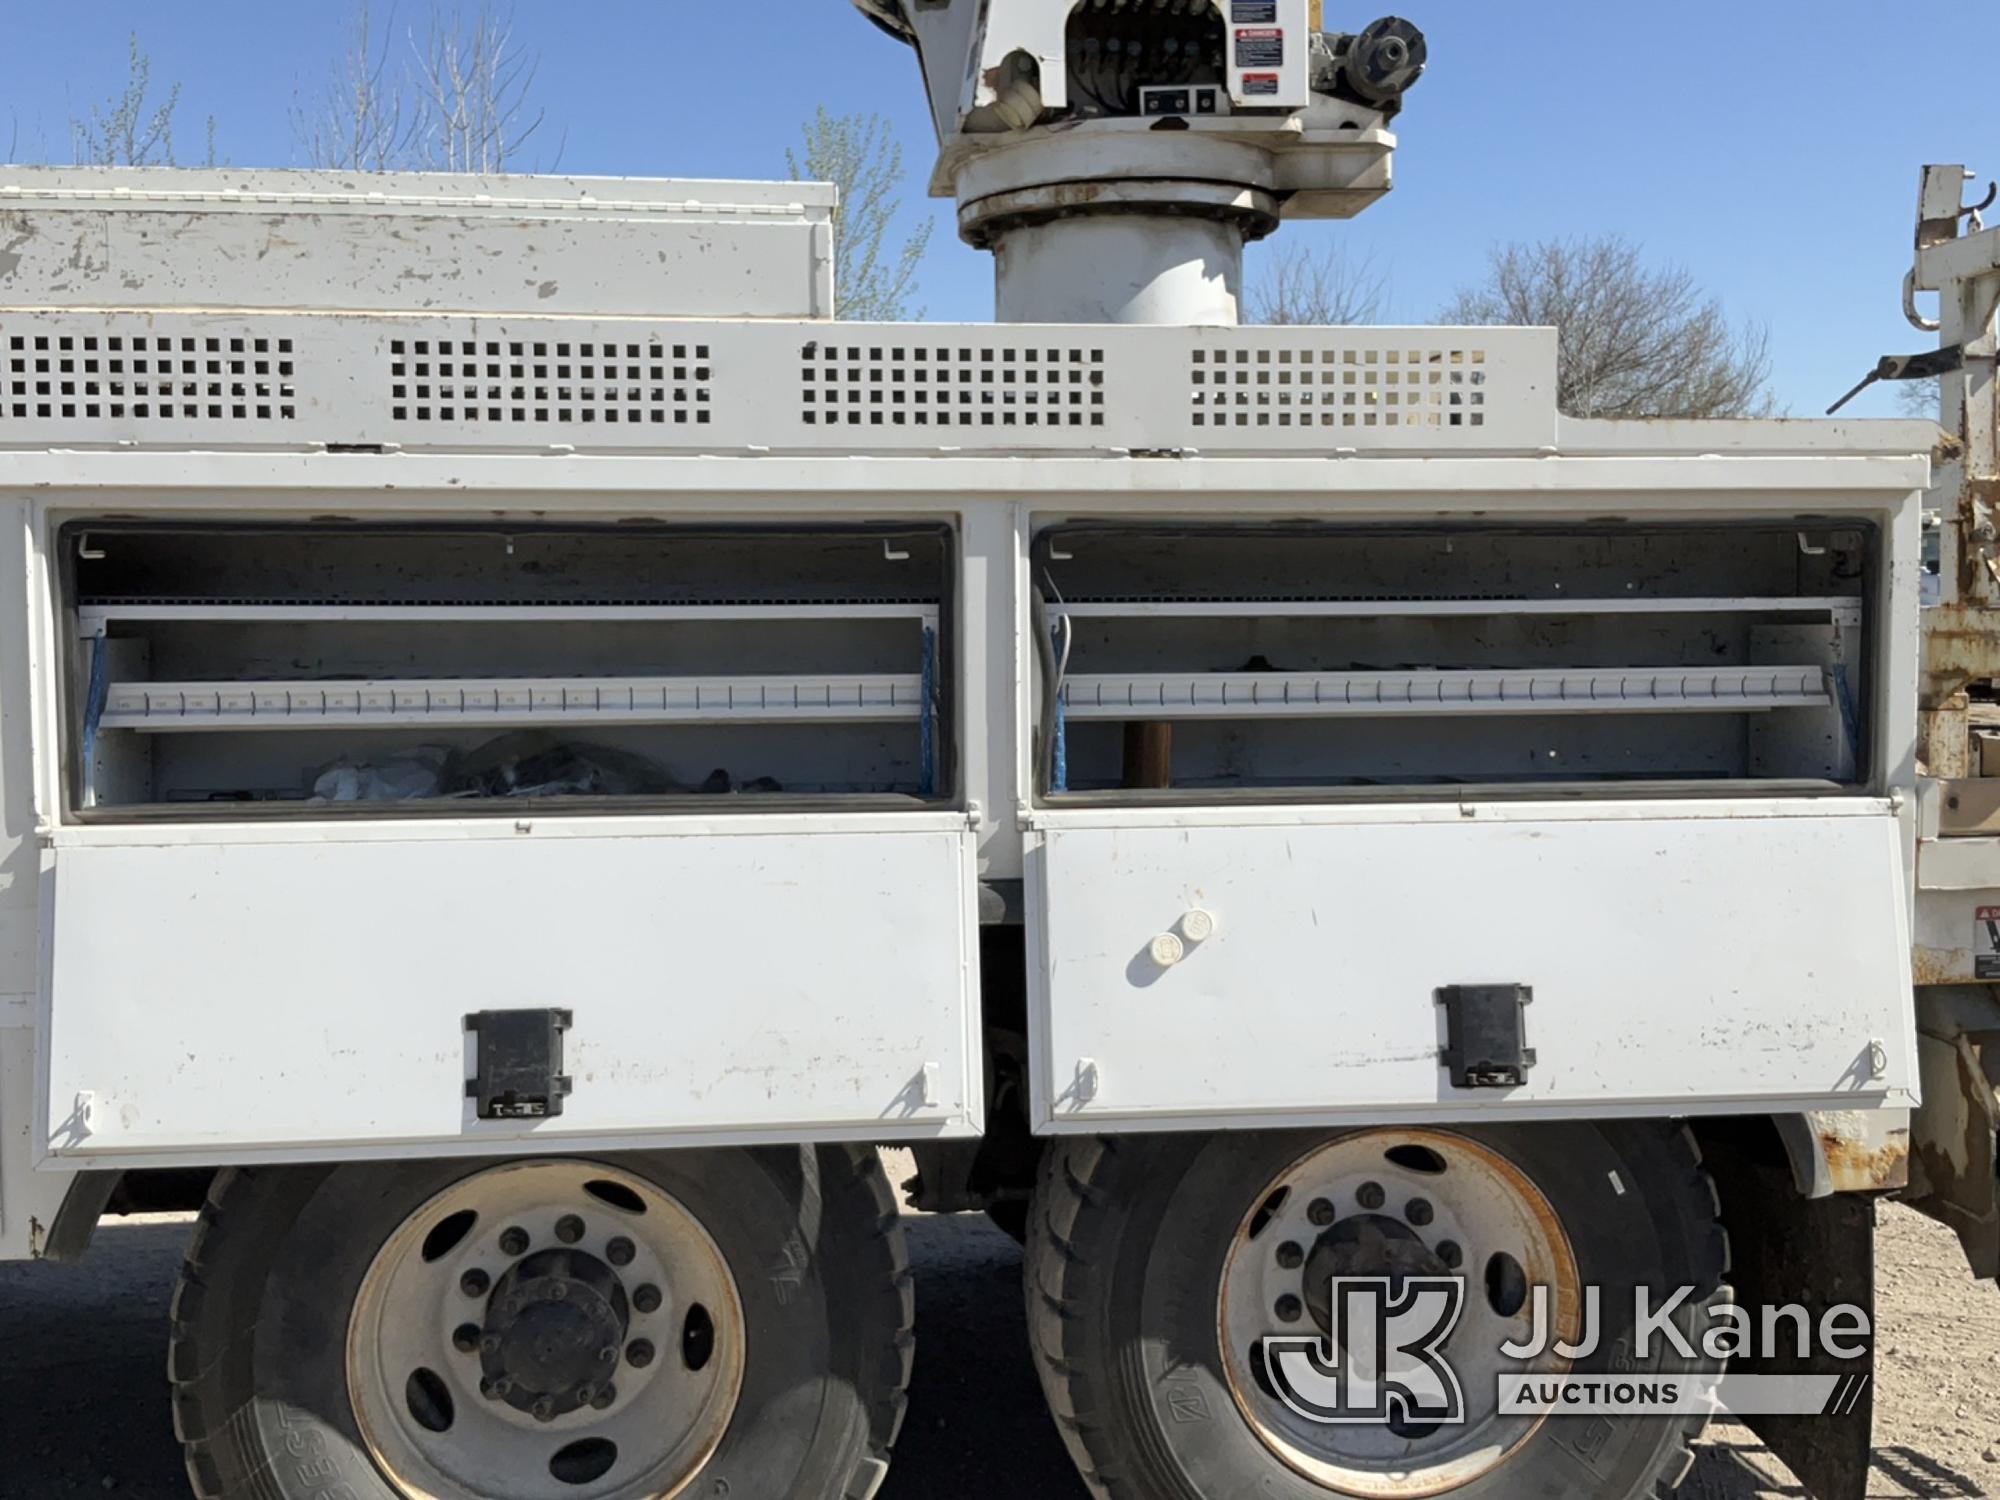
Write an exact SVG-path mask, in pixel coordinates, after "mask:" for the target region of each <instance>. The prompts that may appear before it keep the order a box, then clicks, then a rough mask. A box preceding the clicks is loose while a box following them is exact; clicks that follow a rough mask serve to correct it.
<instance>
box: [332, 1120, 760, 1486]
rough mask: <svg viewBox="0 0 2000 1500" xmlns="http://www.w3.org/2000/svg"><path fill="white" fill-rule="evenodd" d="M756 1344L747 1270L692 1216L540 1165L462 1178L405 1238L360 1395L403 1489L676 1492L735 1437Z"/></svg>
mask: <svg viewBox="0 0 2000 1500" xmlns="http://www.w3.org/2000/svg"><path fill="white" fill-rule="evenodd" d="M745 1347H746V1346H745V1339H744V1318H743V1304H742V1299H741V1297H740V1296H739V1294H738V1292H737V1289H736V1279H735V1275H734V1273H733V1272H732V1270H731V1268H730V1266H729V1264H728V1261H727V1260H726V1259H725V1258H724V1256H723V1254H722V1252H721V1250H720V1249H719V1247H718V1246H717V1245H716V1243H715V1241H714V1239H713V1238H712V1237H711V1236H710V1235H709V1233H708V1231H707V1230H706V1228H704V1226H703V1225H702V1223H701V1221H700V1220H699V1219H698V1218H696V1217H695V1216H694V1214H693V1213H691V1212H690V1211H689V1209H688V1208H687V1207H686V1206H684V1205H683V1204H682V1203H681V1202H680V1201H679V1200H677V1199H676V1198H674V1197H673V1196H672V1195H670V1194H669V1193H667V1192H666V1191H665V1190H664V1189H663V1188H662V1187H660V1186H659V1185H658V1184H657V1182H655V1181H653V1180H652V1179H650V1178H649V1177H647V1176H644V1175H641V1174H639V1173H636V1172H632V1171H627V1170H624V1169H621V1168H619V1167H617V1166H613V1165H610V1164H608V1163H604V1162H593V1161H572V1160H566V1159H562V1158H537V1159H533V1160H527V1161H519V1162H509V1163H504V1164H501V1165H498V1166H494V1167H489V1168H486V1169H483V1170H478V1171H474V1172H472V1173H470V1174H469V1175H467V1176H464V1177H462V1178H459V1179H457V1180H455V1181H453V1182H451V1183H450V1184H448V1185H447V1186H445V1187H443V1188H442V1189H441V1190H440V1191H439V1192H438V1193H436V1194H435V1195H434V1196H432V1197H431V1198H429V1199H428V1200H426V1201H425V1202H424V1203H422V1204H421V1205H418V1206H416V1207H415V1208H414V1209H413V1211H412V1212H411V1213H410V1214H409V1215H408V1217H406V1218H405V1219H404V1220H403V1222H402V1223H401V1225H400V1226H399V1227H398V1228H397V1229H396V1230H395V1231H394V1232H393V1233H392V1234H391V1235H390V1236H389V1238H388V1240H387V1241H386V1242H385V1243H384V1244H383V1245H382V1247H381V1249H380V1250H379V1251H377V1253H376V1256H375V1259H374V1261H373V1263H372V1264H371V1265H370V1266H369V1269H368V1272H367V1274H366V1275H365V1276H364V1277H363V1279H362V1283H361V1286H360V1288H359V1289H358V1291H357V1292H356V1294H355V1300H354V1309H353V1312H352V1314H351V1316H350V1318H349V1323H348V1334H347V1388H348V1393H349V1397H350V1400H351V1401H352V1403H353V1409H354V1417H355V1422H356V1424H357V1426H358V1427H359V1429H360V1432H361V1436H362V1440H363V1441H364V1442H365V1443H366V1445H367V1448H368V1451H369V1455H370V1457H371V1458H372V1459H373V1460H374V1462H375V1464H376V1466H377V1467H378V1468H380V1469H381V1471H382V1473H383V1474H384V1475H385V1476H386V1477H387V1479H388V1480H389V1484H390V1488H391V1489H393V1490H394V1491H395V1493H397V1494H399V1495H440V1496H442V1495H479V1496H482V1497H484V1500H549V1497H550V1496H551V1495H557V1494H560V1495H563V1496H566V1497H572V1500H661V1497H663V1496H668V1495H677V1494H681V1493H682V1492H683V1491H684V1490H685V1489H686V1487H687V1485H688V1484H689V1482H690V1481H691V1480H692V1478H693V1477H694V1476H695V1475H696V1474H698V1473H699V1472H700V1470H701V1468H702V1466H703V1465H704V1464H705V1463H706V1462H707V1461H708V1459H709V1458H710V1456H712V1455H713V1454H714V1452H715V1450H716V1448H717V1446H718V1445H719V1444H720V1443H721V1442H722V1439H723V1436H724V1434H725V1433H727V1431H728V1430H729V1426H730V1423H731V1421H732V1420H733V1418H734V1414H735V1410H736V1405H737V1401H738V1398H739V1396H740V1394H741V1392H742V1388H743V1373H744V1368H745Z"/></svg>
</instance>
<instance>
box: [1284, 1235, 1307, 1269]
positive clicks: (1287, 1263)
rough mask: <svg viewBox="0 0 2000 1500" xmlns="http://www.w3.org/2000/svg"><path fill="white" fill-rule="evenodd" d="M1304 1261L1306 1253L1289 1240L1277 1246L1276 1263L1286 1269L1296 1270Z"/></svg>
mask: <svg viewBox="0 0 2000 1500" xmlns="http://www.w3.org/2000/svg"><path fill="white" fill-rule="evenodd" d="M1305 1263H1306V1253H1305V1251H1303V1250H1301V1249H1300V1248H1299V1247H1298V1246H1297V1245H1295V1244H1293V1243H1292V1242H1291V1241H1290V1240H1286V1241H1285V1243H1284V1244H1282V1245H1280V1246H1278V1264H1279V1265H1280V1266H1282V1267H1283V1268H1284V1269H1285V1270H1287V1271H1296V1270H1297V1269H1298V1268H1299V1267H1300V1266H1302V1265H1304V1264H1305Z"/></svg>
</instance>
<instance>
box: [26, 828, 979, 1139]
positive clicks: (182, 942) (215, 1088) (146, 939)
mask: <svg viewBox="0 0 2000 1500" xmlns="http://www.w3.org/2000/svg"><path fill="white" fill-rule="evenodd" d="M914 817H915V821H914V822H912V820H911V818H909V817H903V818H878V819H875V820H874V821H873V822H869V821H866V820H857V819H847V820H841V819H838V818H834V817H828V818H819V819H811V820H799V821H801V822H810V823H813V824H815V825H816V828H815V831H810V832H803V831H797V830H794V831H789V832H787V831H779V829H778V828H777V827H776V826H775V825H773V824H772V823H770V822H767V821H765V820H761V819H758V818H755V817H748V818H738V819H735V820H733V821H732V822H731V823H730V824H729V825H728V826H727V827H726V831H725V830H724V825H723V824H722V823H721V822H720V821H719V820H717V821H711V822H709V823H707V824H706V825H705V826H704V827H700V828H696V827H692V826H690V827H689V828H686V829H681V828H677V827H676V826H675V825H674V824H673V822H672V820H658V821H657V822H654V823H652V824H633V823H626V824H622V825H614V824H611V823H603V824H597V825H593V824H591V823H590V822H589V821H587V820H572V821H570V822H567V823H564V822H557V821H543V820H536V821H534V822H532V823H530V822H526V821H523V822H522V823H520V824H518V825H517V824H515V823H513V822H511V821H509V822H506V823H503V824H498V825H496V824H493V823H482V824H470V823H463V824H460V823H454V824H451V825H439V824H430V825H424V824H404V825H401V827H400V829H398V830H389V831H388V832H389V833H390V834H391V835H392V836H387V837H385V836H383V830H382V829H381V828H380V826H379V825H378V826H377V828H376V829H375V830H372V831H371V830H368V829H365V828H360V827H356V826H353V825H349V826H347V827H342V826H339V825H331V824H329V825H320V826H318V827H316V828H314V829H311V830H303V831H302V830H300V829H298V828H297V827H296V826H295V827H293V828H290V829H285V830H283V831H278V830H274V829H271V828H261V829H236V830H200V831H191V830H187V829H184V828H183V829H177V830H174V831H173V833H172V834H171V835H169V834H168V833H166V832H164V831H163V832H161V833H159V834H148V833H147V832H146V831H144V830H132V831H129V832H124V831H121V832H120V833H119V834H118V835H117V836H115V837H111V838H106V837H104V836H102V835H100V834H99V833H98V832H97V831H94V830H93V831H89V832H85V833H81V834H78V835H75V836H73V837H70V838H68V839H66V840H64V841H60V842H58V844H57V846H56V848H55V849H54V850H53V851H52V852H51V853H50V854H49V855H48V856H46V859H47V864H46V867H45V871H44V879H45V881H46V882H47V886H48V888H49V890H50V892H51V894H52V897H53V900H52V903H51V905H50V906H49V907H47V908H46V909H45V911H46V915H45V920H46V921H47V922H48V923H49V924H50V925H49V926H48V927H47V928H46V930H45V941H46V943H47V954H48V968H47V978H46V980H45V984H46V994H45V996H44V1002H43V1003H44V1004H45V1005H46V1006H47V1008H48V1019H49V1023H50V1029H49V1030H48V1032H46V1033H45V1034H46V1035H47V1037H48V1047H47V1051H46V1054H45V1058H44V1061H43V1069H44V1078H45V1088H46V1100H45V1102H46V1109H47V1112H46V1121H47V1144H48V1148H49V1150H50V1151H51V1153H53V1154H55V1155H58V1156H61V1157H64V1158H69V1159H77V1160H83V1159H90V1160H98V1159H102V1160H106V1161H114V1162H135V1163H137V1162H149V1161H169V1160H170V1161H174V1162H189V1163H203V1162H231V1161H245V1160H255V1159H259V1158H263V1157H267V1156H273V1155H275V1156H278V1157H281V1158H282V1157H284V1156H286V1155H292V1156H301V1157H303V1156H321V1157H327V1156H358V1155H368V1154H371V1153H383V1154H388V1153H405V1154H407V1153H411V1152H412V1151H413V1149H414V1151H418V1152H422V1153H424V1154H444V1153H450V1152H461V1151H465V1152H472V1151H516V1150H523V1149H537V1148H539V1149H559V1148H561V1147H565V1146H568V1147H575V1146H578V1145H593V1146H596V1147H600V1148H609V1147H614V1146H639V1145H676V1144H698V1143H704V1142H720V1141H755V1140H797V1139H804V1138H809V1137H817V1138H843V1139H853V1140H869V1141H873V1140H894V1139H913V1138H922V1137H929V1136H937V1135H947V1134H970V1133H974V1132H976V1130H977V1128H978V1124H979V1104H980V1098H981V1095H980V1093H979V1084H978V1079H979V1077H980V1070H979V1067H978V1065H977V1054H976V1051H975V1050H974V1026H975V1021H976V1017H977V1015H978V1006H977V993H976V990H975V988H974V986H975V984H976V982H977V981H976V973H977V968H976V962H977V960H976V954H977V948H976V936H977V933H976V925H975V923H976V901H975V888H974V878H973V871H972V850H971V839H970V835H969V834H968V833H967V832H966V828H965V823H964V820H963V819H962V818H958V819H952V818H949V817H947V816H946V815H942V814H939V815H926V814H918V815H914ZM662 825H664V826H662ZM541 1007H554V1008H560V1009H566V1010H569V1011H571V1012H572V1013H573V1015H574V1024H573V1027H572V1029H571V1030H570V1031H569V1033H568V1034H567V1036H566V1038H565V1049H564V1050H565V1057H564V1071H565V1072H566V1073H567V1074H568V1075H569V1076H570V1077H571V1078H572V1079H573V1080H574V1092H573V1093H571V1094H570V1096H569V1097H568V1099H567V1100H566V1101H565V1102H564V1108H563V1111H562V1113H561V1114H560V1115H559V1116H552V1117H549V1118H545V1119H541V1120H485V1119H479V1118H477V1117H476V1115H475V1110H474V1105H473V1102H472V1101H471V1100H469V1099H468V1098H467V1097H466V1087H465V1085H466V1080H467V1079H468V1077H469V1076H470V1075H471V1072H472V1071H473V1057H474V1049H473V1047H472V1046H471V1044H470V1042H469V1040H468V1037H467V1034H466V1031H465V1024H464V1023H465V1018H466V1016H467V1015H468V1014H469V1013H471V1012H476V1011H483V1010H510V1009H537V1008H541Z"/></svg>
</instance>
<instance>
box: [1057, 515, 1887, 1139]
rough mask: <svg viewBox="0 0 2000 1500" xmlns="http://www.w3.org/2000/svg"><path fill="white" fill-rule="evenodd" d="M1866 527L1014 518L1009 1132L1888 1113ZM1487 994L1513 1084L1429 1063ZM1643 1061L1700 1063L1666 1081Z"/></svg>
mask: <svg viewBox="0 0 2000 1500" xmlns="http://www.w3.org/2000/svg"><path fill="white" fill-rule="evenodd" d="M1878 543H1879V533H1877V532H1876V531H1875V530H1874V529H1873V528H1872V527H1871V526H1869V525H1867V524H1866V523H1863V522H1857V521H1852V520H1842V521H1840V522H1838V523H1829V522H1827V521H1825V520H1824V519H1820V520H1814V519H1811V518H1806V517H1801V518H1799V519H1797V520H1792V519H1786V520H1783V521H1765V522H1761V523H1753V524H1737V525H1724V524H1713V523H1709V524H1704V525H1702V526H1699V527H1695V526H1684V525H1650V526H1635V525H1622V524H1621V525H1609V524H1607V525H1602V526H1590V525H1577V526H1571V527H1566V528H1558V527H1553V526H1502V525H1491V524H1476V523H1466V524H1452V525H1446V524H1435V525H1426V526H1398V527H1374V526H1359V525H1357V526H1330V525H1289V526H1286V525H1279V526H1262V527H1255V528H1252V527H1243V526H1228V525H1212V526H1202V525H1181V526H1171V527H1169V526H1144V525H1111V524H1096V525H1092V524H1074V525H1063V526H1055V527H1050V528H1048V529H1047V530H1045V531H1043V532H1042V533H1041V534H1040V535H1039V537H1038V538H1037V542H1036V546H1035V550H1034V554H1033V559H1034V570H1033V578H1034V583H1035V588H1036V605H1035V609H1036V614H1037V616H1038V618H1037V621H1036V623H1037V626H1038V627H1039V628H1040V629H1041V630H1042V631H1044V632H1046V635H1045V642H1046V644H1045V645H1044V647H1043V648H1042V649H1041V650H1040V651H1038V661H1039V671H1038V673H1037V680H1036V689H1037V701H1038V705H1039V708H1040V722H1041V730H1042V732H1041V735H1040V736H1039V738H1038V741H1037V750H1038V753H1037V756H1036V760H1037V762H1038V764H1037V765H1036V768H1035V769H1036V773H1037V782H1038V786H1039V788H1040V797H1039V801H1040V807H1039V809H1038V811H1037V813H1036V815H1035V825H1036V826H1035V831H1034V833H1033V834H1032V835H1031V837H1030V853H1029V857H1028V870H1029V901H1028V909H1029V912H1030V924H1031V936H1030V941H1031V943H1032V945H1033V953H1034V959H1033V961H1032V962H1031V964H1030V984H1031V989H1032V991H1033V995H1032V1002H1031V1014H1032V1015H1033V1016H1034V1020H1035V1025H1036V1027H1037V1033H1038V1036H1039V1039H1040V1042H1039V1045H1040V1046H1041V1047H1042V1049H1043V1053H1042V1063H1043V1067H1042V1069H1041V1072H1040V1074H1039V1076H1043V1077H1045V1078H1046V1079H1047V1080H1048V1083H1047V1086H1046V1087H1045V1088H1043V1089H1042V1091H1041V1097H1039V1098H1038V1100H1037V1110H1036V1117H1037V1119H1038V1121H1039V1122H1041V1123H1042V1124H1043V1125H1045V1126H1047V1127H1050V1128H1054V1129H1057V1130H1068V1129H1074V1130H1089V1129H1102V1128H1106V1127H1107V1125H1108V1124H1109V1122H1114V1121H1115V1122H1117V1124H1118V1125H1120V1126H1124V1127H1142V1128H1160V1129H1194V1128H1202V1127H1204V1126H1209V1125H1213V1124H1216V1123H1220V1122H1234V1123H1238V1124H1249V1123H1255V1122H1257V1121H1286V1122H1301V1123H1302V1122H1312V1121H1327V1122H1334V1121H1338V1120H1341V1119H1360V1118H1383V1117H1390V1118H1395V1117H1406V1118H1410V1119H1450V1118H1469V1117H1471V1116H1473V1115H1474V1114H1476V1113H1477V1112H1478V1111H1480V1110H1481V1109H1483V1108H1487V1107H1490V1105H1491V1104H1492V1103H1494V1102H1497V1101H1502V1100H1504V1101H1505V1102H1506V1103H1507V1104H1508V1106H1509V1107H1510V1108H1511V1109H1513V1110H1516V1111H1520V1110H1524V1109H1526V1110H1532V1109H1534V1108H1535V1107H1537V1106H1551V1107H1559V1108H1568V1109H1576V1108H1585V1107H1588V1108H1592V1109H1596V1110H1599V1111H1605V1112H1619V1111H1625V1110H1630V1111H1637V1112H1644V1111H1646V1110H1648V1109H1652V1110H1657V1109H1660V1108H1662V1107H1667V1106H1671V1107H1672V1108H1674V1109H1675V1110H1677V1111H1687V1112H1706V1111H1725V1110H1731V1109H1743V1108H1776V1109H1783V1108H1814V1107H1822V1106H1830V1105H1833V1104H1836V1103H1841V1102H1845V1103H1847V1104H1849V1105H1856V1104H1863V1103H1872V1104H1879V1103H1884V1102H1890V1103H1894V1102H1907V1100H1908V1097H1909V1092H1910V1089H1911V1086H1912V1080H1913V1048H1914V1038H1913V1036H1912V1028H1911V1020H1910V1016H1909V1008H1908V1005H1907V1002H1906V996H1907V993H1908V986H1909V983H1910V973H1909V959H1908V933H1907V931H1906V926H1907V924H1906V921H1905V920H1904V919H1903V917H1902V914H1903V912H1904V911H1905V906H1904V901H1903V894H1902V893H1903V884H1904V855H1903V837H1902V833H1901V831H1900V828H1899V824H1898V821H1897V818H1896V816H1895V814H1894V811H1893V809H1892V806H1891V804H1890V802H1889V801H1888V799H1887V798H1885V797H1883V796H1881V795H1879V793H1878V792H1877V791H1876V788H1875V778H1876V776H1877V772H1876V771H1875V769H1874V764H1875V761H1876V759H1877V751H1876V750H1875V749H1874V748H1873V747H1874V710H1873V708H1872V706H1871V705H1872V700H1873V698H1874V696H1875V687H1874V681H1875V667H1874V663H1873V658H1872V645H1871V642H1872V639H1873V631H1872V628H1871V626H1872V612H1873V610H1874V608H1875V607H1876V594H1877V591H1878V590H1879V589H1880V588H1881V586H1882V584H1883V580H1882V578H1881V576H1880V569H1879V567H1878V566H1877V564H1876V561H1875V559H1876V556H1877V548H1878ZM1746 870H1755V871H1757V872H1758V878H1757V880H1756V881H1755V882H1754V883H1751V884H1748V885H1746V884H1744V883H1743V882H1741V881H1740V880H1735V879H1727V878H1724V874H1725V872H1738V873H1740V872H1742V871H1746ZM1887 913H1895V914H1896V918H1895V919H1894V920H1884V919H1883V917H1884V914H1887ZM1487 987H1498V988H1499V989H1501V990H1502V991H1504V992H1505V993H1507V994H1509V995H1511V996H1513V997H1515V998H1514V1001H1510V1003H1509V1005H1508V1006H1506V1007H1503V1008H1502V1009H1504V1010H1505V1014H1500V1013H1499V1011H1488V1012H1486V1013H1485V1014H1484V1015H1483V1016H1482V1017H1480V1019H1481V1020H1482V1021H1485V1022H1491V1024H1492V1025H1493V1026H1495V1027H1497V1028H1498V1036H1497V1040H1498V1042H1499V1043H1500V1044H1501V1050H1502V1051H1506V1052H1508V1053H1509V1055H1510V1056H1512V1057H1514V1058H1515V1061H1516V1062H1517V1063H1518V1064H1519V1065H1518V1066H1510V1067H1504V1068H1495V1069H1491V1070H1482V1069H1480V1068H1476V1067H1472V1068H1468V1067H1465V1066H1456V1067H1455V1066H1454V1062H1455V1061H1456V1062H1457V1063H1459V1064H1463V1063H1465V1062H1466V1061H1467V1060H1466V1059H1456V1060H1455V1059H1454V1058H1453V1057H1452V1055H1451V1051H1452V1045H1453V1044H1452V1037H1453V1035H1454V1032H1455V1028H1456V1027H1457V1025H1458V1023H1459V1022H1460V1021H1461V1020H1462V1019H1464V1017H1463V1014H1462V1013H1461V1012H1459V1011H1458V1010H1456V1009H1455V1008H1456V1007H1459V1006H1461V1005H1468V1004H1471V1003H1473V1002H1472V1001H1469V1000H1467V999H1465V997H1464V996H1465V992H1466V991H1467V990H1481V991H1484V990H1485V989H1486V988H1487ZM1516 1002H1517V1003H1516ZM1479 1003H1481V1004H1485V1003H1486V1002H1485V1000H1483V999H1482V1000H1481V1001H1480V1002H1479ZM1488 1039H1489V1041H1490V1040H1494V1037H1493V1036H1492V1035H1491V1034H1489V1038H1488ZM1664 1053H1671V1054H1672V1055H1674V1056H1676V1057H1680V1058H1683V1059H1685V1058H1688V1057H1690V1056H1695V1057H1699V1059H1700V1062H1699V1064H1698V1065H1696V1066H1692V1067H1685V1068H1677V1069H1676V1072H1675V1076H1674V1078H1673V1080H1672V1082H1671V1084H1670V1085H1669V1086H1668V1087H1666V1088H1664V1089H1663V1088H1662V1087H1660V1086H1659V1083H1658V1081H1657V1079H1656V1078H1655V1077H1654V1076H1653V1072H1652V1069H1653V1066H1654V1064H1653V1059H1654V1058H1656V1057H1658V1056H1660V1055H1663V1054H1664ZM1471 1061H1475V1062H1476V1061H1478V1060H1477V1059H1474V1060H1471Z"/></svg>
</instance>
